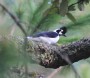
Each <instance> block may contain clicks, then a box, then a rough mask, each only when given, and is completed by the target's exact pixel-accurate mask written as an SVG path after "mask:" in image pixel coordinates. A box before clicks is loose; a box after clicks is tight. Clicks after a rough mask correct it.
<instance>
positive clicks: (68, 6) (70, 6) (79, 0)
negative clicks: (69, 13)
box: [68, 0, 81, 9]
mask: <svg viewBox="0 0 90 78" xmlns="http://www.w3.org/2000/svg"><path fill="white" fill-rule="evenodd" d="M80 2H81V0H79V1H77V2H75V3H73V4H71V5H69V6H68V9H69V8H71V7H72V6H74V5H76V4H78V3H80Z"/></svg>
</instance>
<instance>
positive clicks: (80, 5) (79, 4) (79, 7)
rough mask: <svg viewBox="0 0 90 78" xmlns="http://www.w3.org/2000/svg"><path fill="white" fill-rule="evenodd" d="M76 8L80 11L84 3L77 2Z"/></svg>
mask: <svg viewBox="0 0 90 78" xmlns="http://www.w3.org/2000/svg"><path fill="white" fill-rule="evenodd" d="M78 9H79V10H80V11H83V10H84V3H78Z"/></svg>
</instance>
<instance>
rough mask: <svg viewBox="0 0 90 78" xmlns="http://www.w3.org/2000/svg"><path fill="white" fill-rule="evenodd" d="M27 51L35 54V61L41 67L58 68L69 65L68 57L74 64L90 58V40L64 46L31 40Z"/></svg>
mask: <svg viewBox="0 0 90 78" xmlns="http://www.w3.org/2000/svg"><path fill="white" fill-rule="evenodd" d="M27 51H28V52H34V53H35V55H36V56H35V58H36V59H35V60H36V61H38V62H39V64H40V65H42V66H44V67H46V68H58V67H60V66H64V65H67V64H68V63H67V60H68V59H67V57H66V56H68V57H69V59H70V61H71V62H72V63H74V62H77V61H79V60H82V59H86V58H88V57H90V38H89V39H81V40H80V41H77V42H73V43H70V44H68V45H62V46H58V45H49V44H47V43H43V42H41V41H35V40H33V41H31V40H30V42H29V49H27Z"/></svg>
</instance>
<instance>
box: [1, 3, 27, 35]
mask: <svg viewBox="0 0 90 78" xmlns="http://www.w3.org/2000/svg"><path fill="white" fill-rule="evenodd" d="M0 6H1V7H2V9H3V10H4V11H5V12H6V13H7V14H8V15H9V16H10V17H11V18H12V19H13V21H14V22H15V23H16V24H17V26H18V27H19V28H20V29H21V31H22V32H23V33H24V35H27V33H26V31H25V30H24V28H23V26H22V25H21V24H20V22H19V19H17V17H15V16H14V15H13V14H12V13H11V12H10V11H9V10H8V9H7V8H6V7H5V6H4V5H2V4H1V3H0Z"/></svg>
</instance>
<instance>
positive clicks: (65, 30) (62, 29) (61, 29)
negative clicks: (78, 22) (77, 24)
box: [56, 27, 67, 37]
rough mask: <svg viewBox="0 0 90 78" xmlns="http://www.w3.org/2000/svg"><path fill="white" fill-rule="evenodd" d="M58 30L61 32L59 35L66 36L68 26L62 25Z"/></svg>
mask: <svg viewBox="0 0 90 78" xmlns="http://www.w3.org/2000/svg"><path fill="white" fill-rule="evenodd" d="M56 32H57V33H58V34H59V36H65V37H66V35H65V33H66V32H67V28H66V27H61V28H60V29H59V30H57V31H56Z"/></svg>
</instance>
